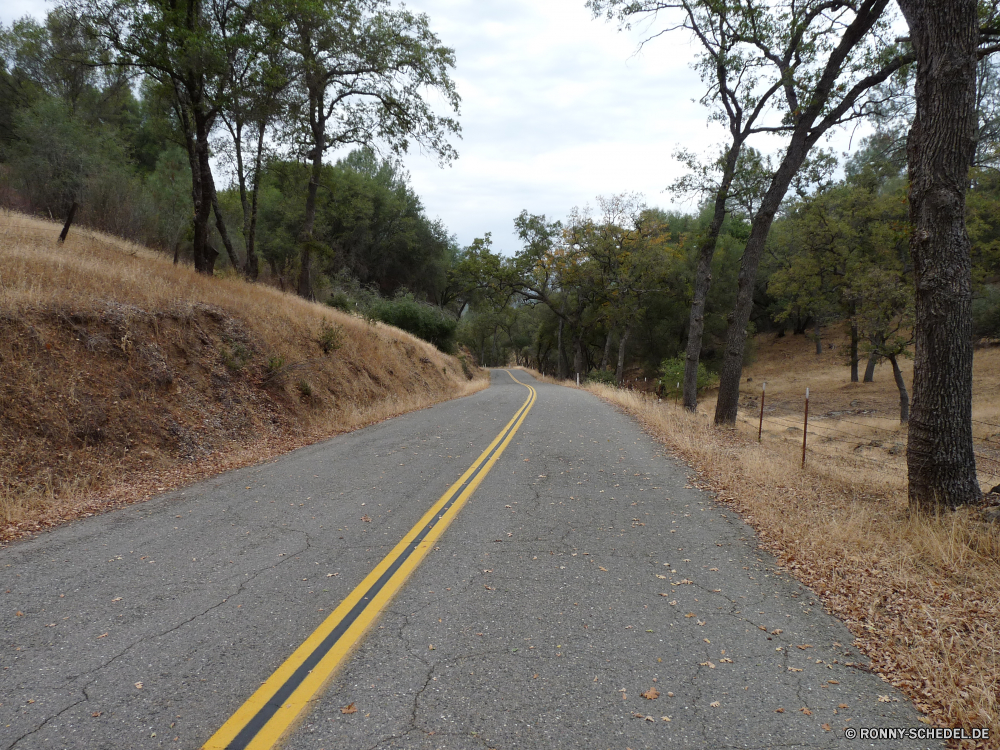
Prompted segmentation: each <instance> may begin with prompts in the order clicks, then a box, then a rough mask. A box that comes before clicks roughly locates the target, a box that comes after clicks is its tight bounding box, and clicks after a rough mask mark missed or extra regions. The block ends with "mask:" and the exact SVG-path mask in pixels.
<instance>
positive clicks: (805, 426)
mask: <svg viewBox="0 0 1000 750" xmlns="http://www.w3.org/2000/svg"><path fill="white" fill-rule="evenodd" d="M808 435H809V389H808V388H806V416H805V421H804V422H803V423H802V468H803V469H804V468H806V438H807V437H808Z"/></svg>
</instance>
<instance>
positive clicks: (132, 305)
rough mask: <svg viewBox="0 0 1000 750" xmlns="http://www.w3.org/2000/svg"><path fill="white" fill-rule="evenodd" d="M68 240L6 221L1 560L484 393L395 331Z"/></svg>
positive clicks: (122, 250) (90, 240)
mask: <svg viewBox="0 0 1000 750" xmlns="http://www.w3.org/2000/svg"><path fill="white" fill-rule="evenodd" d="M58 233H59V227H58V225H56V224H54V223H52V222H45V221H40V220H37V219H33V218H29V217H26V216H23V215H19V214H13V213H3V214H0V268H3V269H4V271H3V275H2V282H3V283H2V284H0V321H2V323H0V542H6V541H10V540H12V539H16V538H19V537H21V536H24V535H26V534H31V533H34V532H37V531H39V530H41V529H44V528H47V527H49V526H52V525H55V524H59V523H64V522H66V521H68V520H71V519H73V518H76V517H79V516H81V515H89V514H93V513H97V512H101V511H103V510H106V509H108V508H113V507H117V506H120V505H123V504H127V503H130V502H136V501H140V500H143V499H147V498H149V497H151V496H152V495H154V494H156V493H158V492H162V491H164V490H167V489H170V488H173V487H176V486H178V485H181V484H185V483H188V482H191V481H195V480H198V479H204V478H206V477H209V476H212V475H214V474H217V473H219V472H223V471H228V470H231V469H234V468H238V467H240V466H246V465H249V464H253V463H257V462H260V461H264V460H267V459H269V458H272V457H274V456H277V455H280V454H281V453H284V452H287V451H289V450H292V449H294V448H297V447H300V446H303V445H308V444H310V443H313V442H316V441H317V440H322V439H324V438H327V437H330V436H332V435H336V434H339V433H342V432H346V431H349V430H354V429H358V428H360V427H363V426H365V425H368V424H372V423H375V422H378V421H381V420H383V419H387V418H389V417H392V416H395V415H398V414H402V413H404V412H407V411H412V410H414V409H420V408H424V407H427V406H430V405H431V404H434V403H438V402H440V401H443V400H446V399H450V398H455V397H458V396H463V395H467V394H469V393H473V392H475V391H477V390H480V389H482V388H485V387H486V386H487V385H488V382H489V380H488V377H487V376H486V375H485V373H480V372H473V371H472V370H470V369H469V368H468V367H467V366H465V365H464V364H463V362H461V361H459V360H458V359H457V358H455V357H451V356H448V355H445V354H442V353H441V352H440V351H438V350H437V349H436V348H434V347H433V346H431V345H430V344H428V343H426V342H424V341H421V340H420V339H417V338H415V337H413V336H410V335H409V334H407V333H405V332H402V331H399V330H397V329H393V328H390V327H388V326H384V325H382V324H377V325H372V324H369V323H367V322H365V321H362V320H360V319H358V318H355V317H352V316H348V315H344V314H342V313H340V312H338V311H336V310H333V309H331V308H328V307H325V306H322V305H318V304H314V303H309V302H306V301H304V300H301V299H298V298H297V297H294V296H291V295H288V294H284V293H282V292H279V291H278V290H275V289H271V288H268V287H264V286H260V285H254V284H248V283H246V282H244V281H242V280H241V279H238V278H206V277H202V276H199V275H198V274H195V273H194V272H193V271H192V270H190V269H188V268H186V267H183V266H173V265H171V264H170V263H169V261H167V260H165V259H164V258H163V257H162V256H161V255H158V254H155V253H152V252H150V251H147V250H145V249H143V248H140V247H137V246H134V245H130V244H128V243H125V242H123V241H121V240H117V239H115V238H111V237H108V236H105V235H100V234H98V233H92V232H83V231H81V232H76V231H74V232H73V233H71V235H70V237H69V238H68V240H67V241H66V243H65V245H58V244H57V243H56V238H57V236H58ZM470 375H471V376H472V377H471V378H470V377H469V376H470Z"/></svg>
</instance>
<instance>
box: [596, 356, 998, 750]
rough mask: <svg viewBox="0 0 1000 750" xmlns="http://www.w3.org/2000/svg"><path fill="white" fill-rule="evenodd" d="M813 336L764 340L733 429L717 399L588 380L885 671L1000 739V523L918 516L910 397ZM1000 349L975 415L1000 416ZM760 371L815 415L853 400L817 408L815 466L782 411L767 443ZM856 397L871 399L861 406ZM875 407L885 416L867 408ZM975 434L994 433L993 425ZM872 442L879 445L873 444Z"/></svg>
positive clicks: (940, 716)
mask: <svg viewBox="0 0 1000 750" xmlns="http://www.w3.org/2000/svg"><path fill="white" fill-rule="evenodd" d="M810 347H811V344H809V343H808V342H804V341H803V340H802V339H797V340H784V341H781V340H779V341H778V342H776V343H774V342H772V343H763V344H762V345H761V352H760V357H759V360H758V363H757V364H756V365H755V366H754V367H752V368H749V370H748V371H747V373H746V375H747V377H750V378H752V379H753V380H752V381H751V382H749V383H745V384H744V385H745V392H746V395H747V397H748V401H747V407H748V408H747V410H746V411H745V412H744V413H741V415H740V422H739V424H738V426H737V428H736V429H735V430H732V429H716V428H714V427H713V426H712V424H711V414H712V413H713V411H714V402H713V401H712V400H711V399H709V400H707V401H706V403H705V404H704V405H703V406H702V407H700V409H699V413H698V414H691V413H688V412H686V411H684V410H683V409H681V408H679V407H678V406H676V405H675V404H673V403H671V402H663V403H659V402H657V400H656V399H655V398H651V397H650V396H649V395H647V394H642V393H636V392H631V391H625V390H619V389H615V388H609V387H606V386H600V385H595V386H589V388H590V390H592V391H593V392H595V393H596V394H598V395H599V396H601V397H602V398H605V399H607V400H608V401H610V402H612V403H614V404H617V405H618V406H620V407H621V408H623V409H624V410H625V411H627V412H629V413H631V414H633V415H634V416H635V417H636V418H637V419H638V420H639V421H640V422H641V423H642V424H643V425H644V426H645V427H646V429H648V430H649V431H650V432H651V433H652V434H653V435H654V436H656V437H657V438H658V439H660V440H661V441H662V442H664V443H665V444H666V445H667V446H668V447H669V448H671V449H672V450H673V451H674V452H675V453H677V454H678V455H680V456H681V457H682V458H684V459H685V460H686V461H687V462H688V463H689V464H690V465H691V466H692V467H693V468H694V469H695V470H696V471H697V473H698V476H699V477H700V479H701V481H702V483H703V484H704V485H705V486H706V487H708V488H711V489H713V490H715V491H716V492H717V493H718V495H719V498H720V499H721V500H722V501H723V502H726V503H728V504H730V505H732V506H733V507H734V508H736V509H737V510H739V511H740V512H741V514H742V515H743V517H744V518H745V519H746V520H747V522H748V523H750V524H751V525H752V526H753V527H754V528H755V529H756V530H757V532H758V534H759V536H760V539H761V541H762V544H763V545H764V546H765V547H767V548H769V549H770V550H772V551H773V552H774V554H775V555H776V556H777V557H778V559H779V560H780V562H781V563H782V564H783V565H784V566H785V567H786V568H788V569H789V570H790V571H791V572H792V573H793V574H795V575H796V576H797V577H798V578H799V579H800V580H802V581H803V582H804V583H806V584H807V585H809V586H810V587H811V588H812V589H813V590H814V591H815V592H816V593H817V594H818V595H819V596H820V597H821V598H822V600H823V602H824V604H825V605H826V607H827V608H828V609H829V610H830V611H832V612H834V613H835V614H837V615H838V616H839V617H841V618H842V619H843V620H844V621H845V622H846V623H847V625H848V626H849V627H850V628H851V630H852V632H853V633H854V635H855V637H856V638H857V640H856V645H857V647H858V648H859V649H861V650H862V651H863V652H864V653H866V654H867V655H868V657H869V658H870V659H871V662H872V663H871V667H872V669H873V670H874V671H875V672H877V673H879V674H881V675H882V676H883V677H884V678H885V679H887V680H888V681H889V682H891V683H892V684H894V685H896V686H897V687H899V688H901V689H902V690H903V691H904V692H905V693H906V694H907V695H908V696H910V697H911V698H912V699H913V700H914V702H915V704H916V705H917V706H918V707H919V708H921V709H922V710H923V711H925V712H926V713H927V714H928V716H929V719H930V721H931V722H932V723H933V724H935V725H938V726H965V727H971V726H988V727H990V728H991V730H992V732H991V733H992V734H993V735H994V737H1000V650H998V649H1000V640H998V633H997V628H998V622H1000V600H998V591H1000V530H998V529H997V527H996V526H995V525H990V524H986V523H983V522H982V521H981V519H980V516H979V513H978V511H977V510H976V509H966V510H962V511H959V512H956V513H948V514H946V515H943V516H941V517H939V518H928V517H924V516H915V515H911V514H910V513H909V512H908V510H907V502H906V486H905V485H906V482H905V466H904V463H903V461H904V459H903V454H902V453H899V452H896V453H894V454H893V455H890V453H889V451H892V450H894V445H893V441H892V440H889V439H886V434H887V433H892V434H895V435H896V436H897V437H898V441H896V442H901V443H903V444H905V430H900V428H899V425H898V411H896V412H895V413H893V412H892V409H893V408H894V407H895V408H896V409H898V398H897V395H896V394H897V392H896V389H895V385H894V384H893V382H892V379H891V374H889V373H886V372H880V373H879V374H878V376H877V378H876V380H877V382H876V383H875V384H853V385H852V384H850V383H844V381H845V380H846V379H847V376H848V371H847V368H846V367H844V366H843V364H842V361H841V356H840V355H839V354H837V353H836V352H832V353H829V354H828V353H824V355H821V356H820V357H818V358H817V357H816V355H815V354H814V353H810V351H809V348H810ZM998 355H1000V353H998V352H996V351H983V352H977V355H976V407H975V412H976V415H977V416H976V418H977V419H981V420H982V421H993V422H1000V420H998V419H997V412H996V406H995V404H996V394H997V389H998V387H1000V356H998ZM817 360H819V361H817ZM761 379H766V380H767V392H768V396H767V399H768V400H767V402H766V403H773V404H774V405H775V406H782V405H786V406H787V407H788V408H789V409H791V408H792V407H793V404H794V403H795V402H796V401H799V400H800V399H801V398H802V397H803V396H804V391H805V387H806V385H809V387H810V389H811V391H812V392H811V394H810V395H811V402H810V413H811V414H817V416H822V415H824V414H829V413H830V412H837V411H845V412H846V411H852V413H851V414H849V415H848V414H841V415H833V416H828V417H825V418H823V419H820V420H818V423H819V425H820V427H819V428H818V429H816V430H815V431H814V430H813V426H812V425H813V423H814V422H813V421H812V420H811V424H810V435H809V439H810V441H811V445H812V446H815V449H813V448H810V452H809V456H808V460H807V464H806V467H805V469H802V468H801V466H800V463H801V440H802V434H801V429H800V431H799V432H798V433H794V434H790V433H788V432H786V429H787V428H786V427H785V426H784V423H779V422H776V421H774V420H772V422H771V424H770V426H768V422H767V421H765V434H764V439H763V442H762V443H759V444H758V442H757V419H756V418H755V412H753V409H754V408H756V407H757V406H759V402H757V404H756V405H755V404H754V403H752V402H750V401H749V397H750V396H751V395H756V394H757V393H759V390H758V389H759V382H760V380H761ZM907 380H909V377H907ZM751 389H752V390H751ZM851 401H860V402H861V403H860V404H859V405H858V406H855V407H851V406H850V402H851ZM865 409H868V410H874V412H875V414H874V415H865V414H859V413H855V412H858V411H864V410H865ZM774 413H775V412H772V414H774ZM798 417H799V418H800V417H801V406H799V415H798ZM838 417H839V418H838ZM798 424H799V425H800V426H801V422H798ZM824 425H825V426H826V427H829V428H835V429H839V430H843V431H844V432H849V431H853V432H855V433H856V434H857V436H858V437H856V438H848V437H846V436H845V435H843V434H837V438H838V440H837V441H828V442H825V443H824V442H823V441H824V438H823V437H822V436H823V434H824V433H826V434H827V435H828V436H829V435H833V434H836V433H833V432H832V430H831V429H826V430H824V429H823V426H824ZM980 426H982V425H980ZM977 432H978V433H979V436H980V437H983V435H984V433H985V432H988V429H987V430H977ZM841 439H842V440H844V441H847V442H840V440H841ZM872 441H874V442H882V446H881V447H879V446H871V445H868V444H869V443H871V442H872ZM859 445H861V446H863V448H862V449H861V451H860V452H859V451H858V450H856V448H857V446H859ZM987 474H988V472H984V474H983V479H984V480H987V479H989V477H988V476H987ZM987 489H989V487H987ZM963 746H966V747H973V746H974V745H973V744H972V743H965V744H964V745H963ZM981 746H982V747H998V746H1000V741H998V740H997V739H993V740H991V741H989V742H988V743H982V744H981Z"/></svg>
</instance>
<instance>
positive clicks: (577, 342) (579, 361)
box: [573, 325, 587, 377]
mask: <svg viewBox="0 0 1000 750" xmlns="http://www.w3.org/2000/svg"><path fill="white" fill-rule="evenodd" d="M583 336H584V329H583V326H582V325H578V326H577V329H576V333H575V335H574V336H573V370H574V371H575V372H576V374H577V375H579V376H580V377H583V376H584V375H586V374H587V357H586V355H585V354H584V352H583Z"/></svg>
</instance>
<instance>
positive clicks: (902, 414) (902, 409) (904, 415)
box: [887, 354, 910, 424]
mask: <svg viewBox="0 0 1000 750" xmlns="http://www.w3.org/2000/svg"><path fill="white" fill-rule="evenodd" d="M887 359H888V360H889V363H890V364H891V365H892V377H893V378H894V379H895V381H896V388H898V389H899V421H900V424H906V423H907V422H909V421H910V394H908V393H907V392H906V382H905V381H904V380H903V373H902V372H900V370H899V363H898V362H897V361H896V355H895V354H890V355H889V356H888V357H887Z"/></svg>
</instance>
